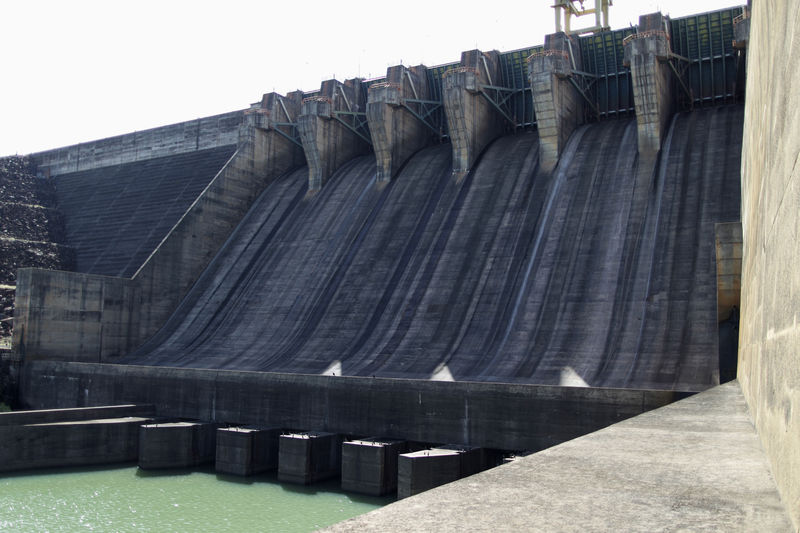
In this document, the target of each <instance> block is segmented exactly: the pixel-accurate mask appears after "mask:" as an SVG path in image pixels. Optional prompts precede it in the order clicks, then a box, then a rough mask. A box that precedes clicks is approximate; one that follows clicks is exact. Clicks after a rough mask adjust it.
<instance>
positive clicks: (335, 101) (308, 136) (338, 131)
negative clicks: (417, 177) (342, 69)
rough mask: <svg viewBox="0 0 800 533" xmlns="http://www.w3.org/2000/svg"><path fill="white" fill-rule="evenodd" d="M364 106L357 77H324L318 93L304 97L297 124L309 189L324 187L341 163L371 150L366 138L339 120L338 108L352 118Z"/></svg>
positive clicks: (364, 101)
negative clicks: (346, 78) (341, 78)
mask: <svg viewBox="0 0 800 533" xmlns="http://www.w3.org/2000/svg"><path fill="white" fill-rule="evenodd" d="M365 110H366V98H365V95H364V91H362V89H361V80H360V79H358V78H354V79H352V80H346V81H345V82H344V83H341V82H339V81H337V80H327V81H324V82H322V86H321V87H320V91H319V94H317V95H315V96H311V97H309V98H306V99H305V100H303V105H302V109H301V114H300V118H299V120H298V124H299V128H300V137H301V138H302V141H303V150H304V151H305V154H306V161H307V162H308V188H309V189H310V190H317V189H319V188H320V187H322V186H323V185H324V184H325V181H326V180H327V179H328V178H329V177H330V176H331V175H332V174H333V173H334V172H335V171H336V169H337V168H339V166H341V165H342V163H345V162H346V161H349V160H350V159H353V158H354V157H356V156H359V155H362V154H365V153H367V152H368V151H369V144H368V143H367V142H366V141H365V140H364V139H363V138H361V137H360V136H359V135H358V134H357V133H356V132H355V131H353V130H352V129H350V128H348V127H347V126H345V124H343V123H342V122H340V121H339V120H337V112H343V113H347V114H348V116H349V117H351V118H349V119H347V120H350V121H351V122H352V120H354V119H355V118H356V117H357V115H353V113H365Z"/></svg>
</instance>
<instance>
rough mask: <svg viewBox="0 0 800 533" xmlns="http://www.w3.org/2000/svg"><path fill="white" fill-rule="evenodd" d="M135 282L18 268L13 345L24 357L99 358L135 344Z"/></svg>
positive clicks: (75, 359) (97, 359) (97, 360)
mask: <svg viewBox="0 0 800 533" xmlns="http://www.w3.org/2000/svg"><path fill="white" fill-rule="evenodd" d="M139 303H140V291H139V288H138V286H137V284H136V283H135V282H133V281H131V280H128V279H123V278H111V277H107V276H98V275H94V274H81V273H78V272H62V271H58V270H43V269H39V268H21V269H20V270H19V271H18V274H17V297H16V310H15V314H16V317H15V323H14V332H13V333H14V334H13V349H14V351H15V352H16V353H17V354H18V356H20V357H22V358H23V359H30V360H32V359H61V360H69V361H86V362H100V361H104V360H106V359H109V358H113V357H116V356H119V355H121V354H123V353H126V352H127V351H128V350H130V349H132V348H133V347H134V346H135V337H133V336H132V335H131V334H130V333H131V332H132V331H136V332H138V328H139V325H138V320H139V318H138V317H139V310H140V308H139Z"/></svg>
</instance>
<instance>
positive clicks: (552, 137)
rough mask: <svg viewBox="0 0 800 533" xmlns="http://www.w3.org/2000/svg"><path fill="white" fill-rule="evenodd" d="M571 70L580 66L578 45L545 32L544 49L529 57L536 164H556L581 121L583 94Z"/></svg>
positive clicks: (552, 165) (579, 68)
mask: <svg viewBox="0 0 800 533" xmlns="http://www.w3.org/2000/svg"><path fill="white" fill-rule="evenodd" d="M573 70H583V66H582V63H581V54H580V45H579V44H578V39H577V38H573V37H569V36H567V35H566V34H565V33H556V34H552V35H547V36H546V37H545V43H544V50H543V51H542V52H540V53H538V54H533V55H531V56H530V57H529V58H528V73H529V77H530V84H531V92H532V94H533V107H534V109H535V110H536V129H537V130H538V131H539V145H540V146H539V164H540V165H541V166H542V167H543V168H545V169H547V170H551V169H553V168H554V167H555V166H556V163H557V162H558V158H559V156H560V155H561V153H562V152H563V151H564V148H565V147H566V144H567V141H568V140H569V136H570V135H572V132H573V131H574V130H575V128H576V127H578V125H579V124H581V123H582V122H583V106H584V102H583V97H582V96H581V95H580V94H579V93H578V91H577V90H576V89H575V87H574V86H573V85H572V83H570V80H569V78H570V77H571V76H572V75H573V74H572V71H573Z"/></svg>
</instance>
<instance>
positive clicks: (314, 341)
mask: <svg viewBox="0 0 800 533" xmlns="http://www.w3.org/2000/svg"><path fill="white" fill-rule="evenodd" d="M741 120H742V108H741V107H740V106H726V107H716V108H711V109H704V110H697V111H694V112H692V113H685V114H681V115H679V116H677V117H676V119H675V120H674V123H673V125H672V127H671V130H670V132H671V133H670V135H669V136H668V139H667V141H665V151H664V155H663V156H662V157H661V159H660V164H659V166H658V167H657V168H656V169H655V174H653V173H652V168H653V167H651V166H648V167H647V168H646V169H645V170H646V174H647V176H648V177H651V176H652V182H653V184H655V185H653V186H650V184H649V183H648V184H647V185H646V186H643V187H640V186H639V185H637V176H638V175H639V173H640V172H639V170H640V169H639V167H638V165H639V164H641V161H643V158H640V157H638V156H637V151H636V125H635V123H634V122H633V121H632V120H614V121H606V122H601V123H597V124H592V125H588V126H582V127H581V128H579V129H578V130H577V131H576V133H575V134H574V135H573V136H572V138H571V139H570V142H569V144H568V146H567V149H566V151H565V153H564V155H563V156H562V159H561V162H560V163H559V166H558V168H557V170H556V172H554V173H548V172H545V171H543V170H541V169H540V168H538V167H537V156H538V149H539V142H538V138H537V135H536V134H535V133H521V134H517V135H511V136H504V137H501V138H499V139H497V140H496V141H495V142H493V143H492V145H491V146H490V147H489V148H488V149H487V150H486V152H485V154H484V155H483V157H482V158H481V160H480V162H479V163H478V164H477V165H476V166H475V167H474V169H473V171H472V172H470V173H469V174H468V175H466V176H465V177H464V178H463V179H453V176H452V174H451V157H450V153H449V152H450V147H449V146H446V145H442V146H436V147H430V148H426V149H424V150H422V151H420V152H419V153H417V154H416V155H414V156H413V157H412V158H411V159H410V161H409V162H408V163H407V164H406V165H405V167H404V168H403V169H402V171H401V172H400V174H399V175H398V177H397V178H396V179H394V180H392V181H391V182H389V183H387V184H386V185H385V186H384V187H375V163H374V160H373V159H372V158H371V157H364V158H357V159H354V160H352V161H350V162H348V163H347V164H345V165H344V166H343V167H342V168H341V169H340V170H339V171H338V172H336V173H335V174H334V175H333V176H332V177H331V179H330V180H329V182H328V183H327V185H326V186H325V187H324V188H323V189H322V190H320V191H319V192H318V193H317V194H315V195H312V196H307V195H306V192H307V184H306V180H305V179H304V176H303V171H302V170H299V171H297V172H296V173H294V174H286V175H284V176H283V177H281V178H279V179H276V180H274V181H273V182H272V183H271V184H270V185H269V186H268V188H267V190H266V191H265V193H264V194H263V195H262V196H261V198H260V199H259V200H258V202H257V203H256V205H255V207H254V209H252V210H251V211H250V213H249V214H248V216H247V217H246V218H245V219H244V220H243V221H242V223H241V224H240V225H239V227H238V228H237V230H236V234H235V235H234V236H233V237H232V238H231V240H230V241H229V242H228V244H227V246H226V248H225V249H224V250H223V251H222V252H221V253H220V254H219V256H217V257H216V258H215V260H214V262H213V263H212V264H211V265H210V268H209V269H207V270H206V271H205V272H204V273H203V275H202V276H201V278H200V279H199V280H198V282H197V283H196V284H195V285H194V287H193V288H192V290H191V292H190V293H189V294H188V297H187V298H186V299H185V300H184V301H183V302H182V304H181V306H180V308H179V309H178V311H177V312H176V313H175V314H174V315H173V316H172V317H171V318H170V320H169V322H168V324H166V326H165V327H164V329H162V330H161V331H160V332H159V333H158V334H157V335H156V336H154V337H153V338H152V339H151V340H150V341H148V342H147V343H146V345H144V346H143V347H142V348H141V349H140V350H138V351H137V353H136V354H133V355H131V356H130V357H127V358H125V359H124V361H125V362H128V363H132V364H142V365H163V366H183V367H195V368H222V369H231V370H254V371H255V370H257V371H271V372H297V373H306V374H328V375H333V374H335V375H337V376H341V375H348V376H351V375H360V376H366V377H370V376H377V377H404V378H416V379H436V380H455V381H498V382H506V383H509V382H511V383H539V384H549V385H560V384H563V385H576V386H585V385H588V386H596V387H634V388H635V387H641V388H651V389H674V390H684V391H686V390H694V391H697V390H703V389H705V388H707V387H709V386H712V385H714V384H715V383H717V382H718V376H717V358H716V357H715V356H714V355H713V354H716V352H717V304H716V268H715V265H714V246H715V241H714V224H715V223H717V222H723V221H732V220H736V219H737V218H738V212H739V189H738V181H739V164H740V160H739V152H738V149H739V146H740V144H739V143H740V139H741V129H740V128H741ZM701 140H702V142H700V141H701ZM321 243H324V245H321ZM423 354H424V356H423ZM709 354H712V356H711V357H709ZM367 434H369V433H367Z"/></svg>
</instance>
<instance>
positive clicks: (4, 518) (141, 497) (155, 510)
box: [0, 465, 394, 533]
mask: <svg viewBox="0 0 800 533" xmlns="http://www.w3.org/2000/svg"><path fill="white" fill-rule="evenodd" d="M393 499H394V498H371V497H362V496H357V495H352V494H347V493H344V492H342V491H341V490H340V489H339V481H338V480H332V481H329V482H323V483H317V484H314V485H310V486H307V487H304V486H295V485H289V484H285V483H279V482H278V481H277V476H276V475H275V474H267V475H262V476H254V477H252V478H238V477H234V476H227V475H217V474H216V473H215V472H214V471H213V469H201V470H196V469H195V470H170V471H168V472H161V471H159V472H157V473H153V472H151V471H143V470H139V468H138V467H136V466H130V465H125V466H119V467H96V468H88V469H87V468H81V469H52V470H40V471H32V472H25V473H20V474H7V475H4V476H2V477H0V531H15V532H16V531H20V532H27V531H30V532H37V533H39V532H45V531H48V532H56V531H59V532H60V531H103V532H107V531H115V532H116V531H119V532H125V531H157V532H183V531H187V532H198V531H214V532H217V531H236V532H250V531H280V532H284V531H286V532H292V531H313V530H315V529H317V528H320V527H324V526H327V525H331V524H334V523H336V522H339V521H341V520H345V519H347V518H350V517H353V516H357V515H360V514H363V513H366V512H368V511H371V510H372V509H376V508H378V507H380V506H382V505H386V504H387V503H390V502H391V501H393Z"/></svg>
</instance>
